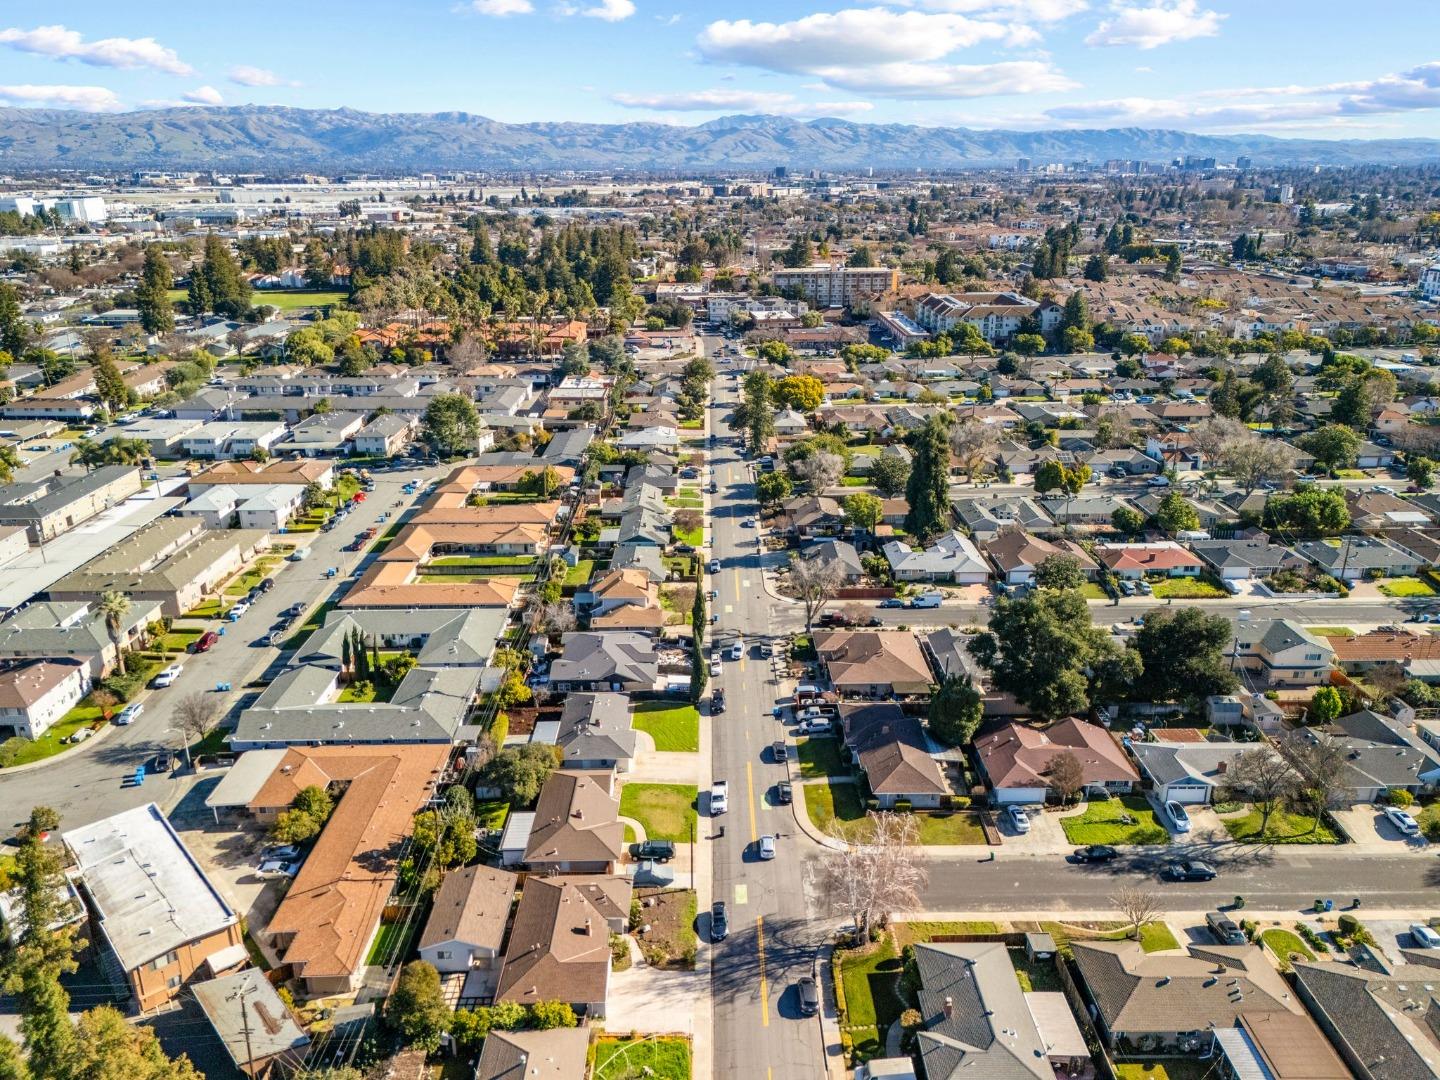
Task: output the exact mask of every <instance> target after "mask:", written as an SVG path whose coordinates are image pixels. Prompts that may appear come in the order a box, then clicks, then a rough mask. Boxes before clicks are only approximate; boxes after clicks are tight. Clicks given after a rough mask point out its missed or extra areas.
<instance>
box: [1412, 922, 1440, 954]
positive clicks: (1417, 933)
mask: <svg viewBox="0 0 1440 1080" xmlns="http://www.w3.org/2000/svg"><path fill="white" fill-rule="evenodd" d="M1410 940H1412V941H1413V942H1415V944H1416V946H1418V947H1419V948H1421V949H1440V934H1437V933H1436V932H1435V931H1434V930H1431V929H1430V927H1428V926H1426V925H1425V924H1424V923H1411V924H1410Z"/></svg>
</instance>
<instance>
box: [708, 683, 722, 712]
mask: <svg viewBox="0 0 1440 1080" xmlns="http://www.w3.org/2000/svg"><path fill="white" fill-rule="evenodd" d="M724 711H725V691H724V690H720V689H716V690H714V691H712V692H711V694H710V714H711V715H712V716H714V715H716V714H717V713H722V712H724Z"/></svg>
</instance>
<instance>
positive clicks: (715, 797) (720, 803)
mask: <svg viewBox="0 0 1440 1080" xmlns="http://www.w3.org/2000/svg"><path fill="white" fill-rule="evenodd" d="M729 809H730V782H729V781H728V780H716V781H715V782H714V783H712V784H711V785H710V815H711V816H712V817H714V816H715V815H716V814H723V813H725V812H726V811H727V810H729Z"/></svg>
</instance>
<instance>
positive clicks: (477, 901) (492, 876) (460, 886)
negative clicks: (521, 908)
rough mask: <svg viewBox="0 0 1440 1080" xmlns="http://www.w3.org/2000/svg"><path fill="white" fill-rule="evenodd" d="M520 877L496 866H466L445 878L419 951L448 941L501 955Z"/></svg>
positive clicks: (426, 922)
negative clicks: (479, 947)
mask: <svg viewBox="0 0 1440 1080" xmlns="http://www.w3.org/2000/svg"><path fill="white" fill-rule="evenodd" d="M519 880H520V879H519V877H518V876H517V875H515V874H512V873H511V872H510V871H509V870H501V869H498V868H497V867H493V866H465V867H461V868H460V869H459V870H452V871H450V873H448V874H446V875H445V880H444V881H443V882H441V883H440V888H439V889H437V890H436V891H435V904H434V907H432V908H431V909H430V918H429V919H427V920H426V921H425V930H424V932H423V933H422V934H421V935H420V945H419V948H422V949H428V948H430V947H431V946H432V945H440V944H443V943H444V942H447V941H461V942H464V943H465V944H467V945H479V946H481V947H483V948H487V949H490V950H491V951H492V952H495V953H497V954H498V953H499V952H500V945H501V943H502V942H503V941H504V940H505V924H506V923H507V922H508V921H509V919H510V905H511V904H512V903H513V901H514V899H515V890H516V888H517V887H518V882H519Z"/></svg>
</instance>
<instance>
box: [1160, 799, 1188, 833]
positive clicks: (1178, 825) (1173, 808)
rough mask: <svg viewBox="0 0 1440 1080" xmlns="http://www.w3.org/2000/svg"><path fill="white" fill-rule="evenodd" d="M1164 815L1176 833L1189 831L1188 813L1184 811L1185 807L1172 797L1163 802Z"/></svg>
mask: <svg viewBox="0 0 1440 1080" xmlns="http://www.w3.org/2000/svg"><path fill="white" fill-rule="evenodd" d="M1165 817H1166V818H1168V819H1169V821H1170V827H1171V828H1172V829H1174V830H1175V831H1176V832H1177V833H1187V832H1189V831H1190V815H1189V814H1187V813H1186V812H1185V807H1183V806H1181V805H1180V804H1179V803H1178V802H1176V801H1175V800H1174V799H1171V800H1170V801H1169V802H1167V803H1166V804H1165Z"/></svg>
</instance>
